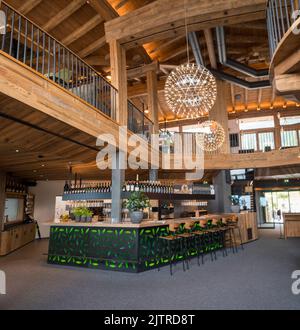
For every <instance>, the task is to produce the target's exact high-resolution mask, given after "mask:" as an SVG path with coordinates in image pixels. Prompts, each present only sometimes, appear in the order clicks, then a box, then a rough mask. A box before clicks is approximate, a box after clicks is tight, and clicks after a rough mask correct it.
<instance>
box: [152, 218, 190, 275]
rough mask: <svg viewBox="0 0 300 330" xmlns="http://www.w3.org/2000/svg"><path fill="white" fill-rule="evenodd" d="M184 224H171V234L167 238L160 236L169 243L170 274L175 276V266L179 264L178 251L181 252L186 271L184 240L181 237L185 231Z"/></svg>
mask: <svg viewBox="0 0 300 330" xmlns="http://www.w3.org/2000/svg"><path fill="white" fill-rule="evenodd" d="M184 226H185V224H184V223H180V224H176V223H174V224H170V226H169V232H170V235H167V236H160V237H159V238H160V239H161V240H164V241H166V242H167V248H168V257H169V262H170V274H171V276H172V275H173V264H174V263H175V264H177V255H178V250H179V251H180V254H181V255H182V266H183V271H185V270H186V269H185V262H186V261H185V260H184V255H185V254H184V247H183V238H182V237H180V236H179V234H180V233H181V232H182V231H183V230H184Z"/></svg>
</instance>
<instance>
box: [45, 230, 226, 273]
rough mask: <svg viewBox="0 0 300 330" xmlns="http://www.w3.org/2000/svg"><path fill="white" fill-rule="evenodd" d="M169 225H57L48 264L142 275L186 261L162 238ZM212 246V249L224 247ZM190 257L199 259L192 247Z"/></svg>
mask: <svg viewBox="0 0 300 330" xmlns="http://www.w3.org/2000/svg"><path fill="white" fill-rule="evenodd" d="M168 234H169V226H168V225H165V226H153V227H146V228H120V227H116V228H115V227H92V226H91V227H83V226H82V227H79V226H70V225H68V226H60V225H59V226H56V225H53V226H51V228H50V242H49V252H48V263H49V264H58V265H65V266H76V267H85V268H94V269H106V270H115V271H123V272H133V273H138V272H142V271H146V270H149V269H154V268H158V267H161V266H164V265H168V264H169V263H170V259H172V260H173V261H174V260H177V261H180V260H182V259H183V257H184V256H183V255H182V253H181V251H180V250H179V251H176V253H175V254H174V255H172V256H171V257H170V256H169V251H168V245H167V242H166V241H165V240H162V239H160V237H161V236H166V235H168ZM220 247H221V245H218V246H211V247H209V246H208V248H207V251H203V252H209V250H210V249H217V248H220ZM188 254H189V256H196V255H197V252H196V250H195V249H193V248H190V249H189V252H188Z"/></svg>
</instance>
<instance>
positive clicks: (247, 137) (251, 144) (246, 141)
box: [241, 133, 257, 150]
mask: <svg viewBox="0 0 300 330" xmlns="http://www.w3.org/2000/svg"><path fill="white" fill-rule="evenodd" d="M241 142H242V150H252V149H254V150H257V143H256V134H255V133H252V134H242V135H241Z"/></svg>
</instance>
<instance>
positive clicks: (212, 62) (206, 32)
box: [204, 29, 218, 69]
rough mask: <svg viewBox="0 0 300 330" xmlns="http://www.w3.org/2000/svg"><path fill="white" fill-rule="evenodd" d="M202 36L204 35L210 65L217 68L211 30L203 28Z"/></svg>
mask: <svg viewBox="0 0 300 330" xmlns="http://www.w3.org/2000/svg"><path fill="white" fill-rule="evenodd" d="M204 37H205V41H206V46H207V50H208V56H209V61H210V65H211V67H212V68H213V69H217V67H218V64H217V59H216V53H215V46H214V38H213V34H212V30H211V29H205V30H204Z"/></svg>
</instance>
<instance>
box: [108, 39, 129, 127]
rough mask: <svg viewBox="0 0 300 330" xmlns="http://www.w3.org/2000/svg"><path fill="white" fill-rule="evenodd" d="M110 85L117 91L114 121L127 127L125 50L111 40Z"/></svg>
mask: <svg viewBox="0 0 300 330" xmlns="http://www.w3.org/2000/svg"><path fill="white" fill-rule="evenodd" d="M109 47H110V65H111V83H112V85H113V86H114V87H115V88H116V89H117V90H118V95H117V111H116V121H117V122H118V123H119V124H120V125H127V118H128V116H127V112H128V105H127V71H126V50H125V49H124V48H123V47H122V46H121V45H120V44H119V43H118V41H116V40H113V41H111V42H110V43H109Z"/></svg>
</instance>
